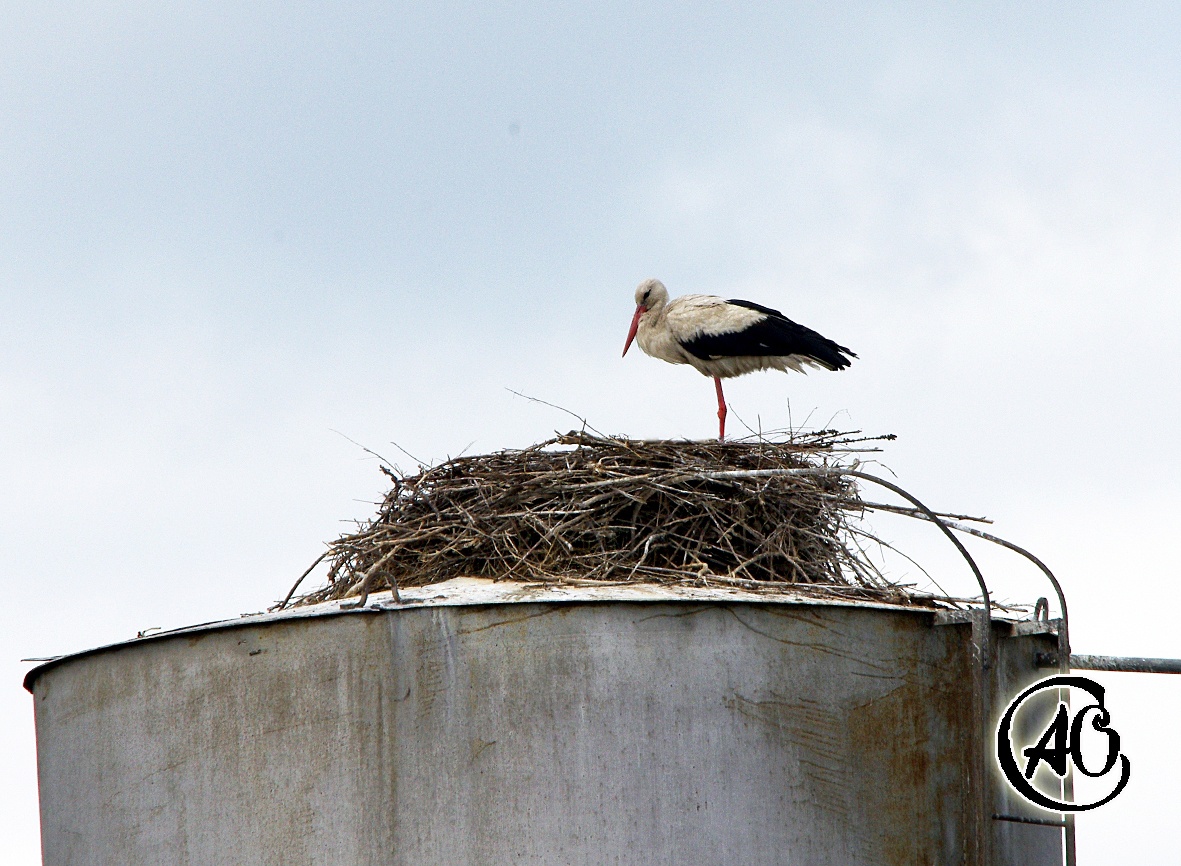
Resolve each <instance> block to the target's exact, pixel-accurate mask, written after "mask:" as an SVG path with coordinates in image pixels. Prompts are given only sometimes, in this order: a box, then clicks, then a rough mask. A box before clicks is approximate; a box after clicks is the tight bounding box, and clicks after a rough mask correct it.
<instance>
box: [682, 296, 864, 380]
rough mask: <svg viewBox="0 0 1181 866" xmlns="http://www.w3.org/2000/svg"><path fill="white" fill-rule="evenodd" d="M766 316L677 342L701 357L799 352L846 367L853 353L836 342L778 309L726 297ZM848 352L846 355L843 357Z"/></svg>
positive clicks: (831, 365)
mask: <svg viewBox="0 0 1181 866" xmlns="http://www.w3.org/2000/svg"><path fill="white" fill-rule="evenodd" d="M726 303H728V304H734V305H735V306H737V307H746V308H747V309H748V310H754V311H755V312H757V313H762V314H763V315H764V316H766V318H765V319H762V320H761V321H758V322H755V323H754V324H753V325H751V326H750V327H748V328H745V329H744V330H741V331H734V332H731V333H727V334H698V335H697V336H696V337H694V338H693V339H692V340H689V341H688V342H684V343H682V344H681V345H682V346H684V347H685V350H686V351H687V352H689V353H690V354H692V355H694V356H695V357H697V358H700V359H701V360H703V361H710V360H713V359H715V358H735V357H742V356H748V355H801V356H803V357H805V358H811V359H812V360H814V361H816V362H818V363H820V364H822V365H824V366H825V367H827V368H828V369H830V370H843V369H844V368H845V367H848V366H849V364H850V363H851V362H850V360H849V359H850V358H856V357H857V355H856V354H854V353H853V352H852V351H851V350H849V349H846V348H845V347H844V346H842V345H840V344H839V343H834V342H833V341H832V340H830V339H828V338H827V337H822V336H821V335H820V334H818V333H816V332H815V331H813V330H812V329H811V328H805V327H804V326H803V325H800V324H797V323H795V322H793V321H792V320H791V319H789V318H788V317H787V316H785V315H783V313H781V312H779V311H778V310H772V309H771V308H770V307H763V306H760V305H759V304H755V303H752V302H750V301H738V300H732V301H727V302H726ZM846 356H848V357H846Z"/></svg>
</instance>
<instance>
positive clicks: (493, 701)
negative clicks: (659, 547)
mask: <svg viewBox="0 0 1181 866" xmlns="http://www.w3.org/2000/svg"><path fill="white" fill-rule="evenodd" d="M991 627H992V634H993V638H994V639H993V642H992V646H993V649H992V654H993V659H992V664H991V667H990V668H989V670H990V671H991V674H990V675H989V676H990V682H989V683H988V684H987V689H986V690H989V691H991V692H992V693H994V694H995V693H996V691H997V689H1000V690H1001V691H1002V692H1005V693H1009V692H1011V690H1012V689H1014V688H1015V687H1016V686H1018V685H1020V684H1022V683H1025V682H1030V681H1033V680H1034V679H1036V678H1037V677H1038V671H1037V670H1036V668H1035V667H1034V661H1033V656H1034V653H1035V651H1038V650H1043V651H1053V649H1054V647H1055V643H1054V639H1053V637H1052V636H1051V635H1048V634H1038V633H1028V632H1037V631H1038V629H1036V628H1035V629H1030V628H1025V629H1024V632H1027V633H1018V632H1020V631H1022V630H1021V629H1018V628H1016V627H1014V626H1012V625H1011V624H1006V623H1004V622H1000V621H994V622H993V623H992V626H991ZM970 632H971V626H970V625H969V624H968V623H967V622H957V621H955V618H954V617H952V618H948V617H947V616H940V615H937V614H936V613H935V612H933V611H931V610H927V609H922V608H916V607H907V606H892V605H887V604H871V603H862V602H856V601H842V600H839V599H815V598H806V597H802V596H796V595H792V594H790V593H783V592H779V593H767V592H762V593H757V594H756V593H751V592H745V591H741V590H720V589H694V588H687V587H656V586H638V587H637V586H626V587H594V588H562V587H554V588H537V587H535V588H528V587H524V586H522V585H520V584H511V583H505V582H501V583H493V582H491V581H481V580H466V579H461V580H456V581H449V582H447V583H444V584H436V585H434V586H428V587H423V588H419V589H414V590H407V591H404V593H403V603H402V604H394V603H392V602H391V601H390V599H389V596H388V594H385V595H379V596H372V597H371V598H370V600H369V603H368V604H367V605H366V606H365V607H364V608H362V609H355V610H343V609H342V608H341V607H340V605H339V603H329V604H324V605H319V606H316V607H312V608H304V609H297V610H294V611H286V612H282V613H278V614H263V615H257V616H251V617H243V618H239V619H233V620H228V621H226V622H221V623H213V624H206V625H201V626H195V627H191V628H187V629H180V630H177V631H174V632H169V633H165V634H155V635H152V636H150V637H147V638H143V639H138V640H134V641H130V642H128V643H123V644H118V645H115V646H109V647H103V648H99V649H96V650H92V651H89V652H85V653H79V654H76V655H72V656H67V657H63V658H60V659H55V660H53V661H51V662H48V663H46V664H43V665H41V666H40V667H38V668H36V669H34V670H33V671H31V672H30V673H29V675H28V677H27V679H26V685H27V686H28V687H29V689H30V691H32V692H33V694H34V697H35V701H34V703H35V706H36V721H37V742H38V769H39V778H40V792H41V821H42V838H43V851H44V863H45V864H46V866H82V864H86V866H93V864H121V866H138V864H145V866H146V864H152V866H156V864H169V863H191V864H201V866H212V864H227V866H228V864H234V866H245V864H284V866H299V864H329V863H331V864H337V863H339V864H353V866H370V864H373V866H376V864H383V866H384V864H446V866H465V864H472V866H476V864H481V866H483V864H491V863H525V864H651V863H658V864H721V863H727V864H731V863H734V864H737V863H740V864H744V866H754V864H768V866H769V864H817V866H819V864H832V866H836V864H841V866H845V864H861V863H864V864H870V863H872V864H952V863H955V864H959V863H984V862H988V863H996V864H1010V863H1011V864H1022V866H1037V864H1043V863H1044V864H1050V863H1053V864H1058V863H1060V862H1061V857H1062V853H1061V852H1062V848H1061V833H1060V832H1059V831H1057V830H1055V829H1053V828H1049V827H1046V826H1040V825H1035V824H1022V823H1016V822H1013V821H1006V822H1001V821H992V820H991V816H992V815H993V814H996V813H1001V814H1016V813H1018V812H1019V811H1020V809H1021V808H1022V807H1021V806H1020V805H1019V804H1017V803H1014V802H1012V800H1011V799H1010V798H1009V796H1008V795H1007V793H1006V789H1005V787H1004V785H1003V784H1002V783H1001V782H1000V781H999V776H996V777H995V778H993V777H992V776H993V775H994V774H992V773H991V772H990V771H985V772H983V774H982V771H981V769H980V768H981V767H984V766H986V763H984V762H981V761H979V760H978V758H979V756H980V754H982V752H981V750H982V749H987V737H986V736H984V734H983V733H982V731H983V728H982V726H981V725H980V724H978V721H979V719H978V718H977V713H978V711H979V708H980V704H979V697H978V696H977V697H975V698H974V696H973V685H972V684H973V682H974V677H976V676H977V675H978V673H979V671H978V670H977V667H978V665H977V660H976V659H975V658H974V657H973V652H972V643H971V640H970ZM993 703H995V701H994V702H993Z"/></svg>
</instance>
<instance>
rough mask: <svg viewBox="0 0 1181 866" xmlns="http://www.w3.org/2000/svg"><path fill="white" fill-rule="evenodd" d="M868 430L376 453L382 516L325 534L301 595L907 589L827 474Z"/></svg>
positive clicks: (896, 594)
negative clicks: (389, 459)
mask: <svg viewBox="0 0 1181 866" xmlns="http://www.w3.org/2000/svg"><path fill="white" fill-rule="evenodd" d="M872 443H873V440H869V439H866V438H865V437H857V436H855V435H853V434H843V433H838V432H835V431H823V432H817V433H809V434H799V433H796V434H792V435H790V436H789V437H787V438H786V439H783V440H781V441H769V440H768V439H767V438H766V437H759V438H758V439H757V440H756V441H740V442H725V443H720V442H689V441H632V440H627V439H614V438H605V437H600V436H593V435H590V434H588V433H586V432H582V433H578V432H572V433H568V434H566V435H564V436H558V437H556V438H554V439H550V440H547V441H545V442H541V443H539V444H537V445H534V446H533V447H531V448H526V449H524V450H521V451H501V452H497V453H494V454H488V455H482V456H472V457H459V458H455V459H452V460H448V461H446V462H445V463H442V464H440V465H438V466H435V467H432V468H429V469H428V468H423V469H422V470H421V471H420V472H419V473H418V474H417V475H413V476H402V475H400V474H398V473H397V472H394V471H392V470H391V469H389V468H387V467H384V466H383V471H384V472H385V473H386V474H387V475H388V476H389V477H390V478H391V479H392V481H393V488H392V489H391V490H390V491H389V493H388V494H386V496H385V499H384V501H383V502H382V503H381V506H380V510H379V512H378V514H377V516H376V517H375V518H374V519H373V520H372V521H370V522H368V523H365V524H362V525H360V526H359V527H358V529H357V531H355V532H352V533H349V534H346V535H344V536H342V537H341V538H339V539H337V540H336V541H335V542H332V543H331V544H330V545H329V548H328V551H327V552H326V553H325V554H324V555H323V556H322V557H321V559H325V558H326V559H327V560H328V562H329V569H328V582H327V585H325V586H323V587H322V588H320V589H318V590H315V591H313V592H310V593H308V594H306V595H304V596H302V597H300V598H299V599H298V600H297V603H299V604H312V603H316V602H321V601H327V600H331V599H341V598H347V597H350V596H366V595H368V593H369V592H373V591H378V590H382V589H386V588H387V587H388V588H391V589H394V590H395V591H396V590H397V588H398V587H399V586H401V587H406V586H421V585H425V584H430V583H436V582H439V581H443V580H447V579H450V578H452V577H459V576H467V577H490V578H494V579H510V580H518V581H530V582H539V581H540V582H559V583H584V582H607V583H620V582H632V581H648V582H660V583H690V584H697V585H717V584H721V585H740V586H744V587H747V588H779V589H782V588H783V587H784V584H790V585H792V589H793V590H796V591H806V592H809V593H810V594H829V595H832V594H836V595H846V596H856V597H865V598H877V599H881V600H889V601H893V602H906V601H914V600H916V599H914V598H912V594H910V593H908V592H906V591H905V590H904V589H903V588H901V587H899V586H896V585H893V584H891V583H889V582H888V581H887V580H886V579H885V578H884V577H883V576H882V575H881V573H880V572H879V571H878V570H877V569H876V568H875V567H874V566H873V565H872V564H871V563H870V562H869V560H868V559H867V558H866V557H865V556H864V555H863V553H862V551H861V548H860V546H859V545H858V544H857V543H856V542H857V538H856V536H857V535H858V534H860V535H861V536H864V533H863V532H862V533H858V532H857V531H855V530H853V529H851V524H852V523H853V522H855V521H856V520H857V518H858V517H859V516H860V515H861V514H862V512H863V510H864V505H863V503H862V501H861V498H860V496H859V493H858V490H857V488H856V486H855V485H854V484H853V483H852V481H851V480H850V479H848V478H847V477H845V476H842V475H841V474H840V473H839V472H837V471H834V470H836V469H838V468H839V467H840V466H842V465H846V466H847V465H849V464H850V463H851V462H853V461H854V460H855V457H856V455H857V454H858V453H859V452H864V451H872V450H877V449H876V448H874V447H872ZM317 562H319V560H317ZM309 571H311V569H309Z"/></svg>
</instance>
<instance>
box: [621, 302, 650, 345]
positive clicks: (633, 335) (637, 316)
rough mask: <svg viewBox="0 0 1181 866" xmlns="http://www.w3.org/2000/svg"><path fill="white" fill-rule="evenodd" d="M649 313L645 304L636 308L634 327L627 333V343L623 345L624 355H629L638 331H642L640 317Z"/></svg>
mask: <svg viewBox="0 0 1181 866" xmlns="http://www.w3.org/2000/svg"><path fill="white" fill-rule="evenodd" d="M646 312H648V308H647V307H645V306H644V305H643V304H640V305H638V306H637V307H636V314H635V315H634V316H632V326H631V328H629V329H628V332H627V342H626V343H624V344H623V354H624V355H626V354H627V350H628V349H630V348H631V347H632V340H634V339H635V338H636V331H638V330H639V329H640V316H642V315H644V313H646Z"/></svg>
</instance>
